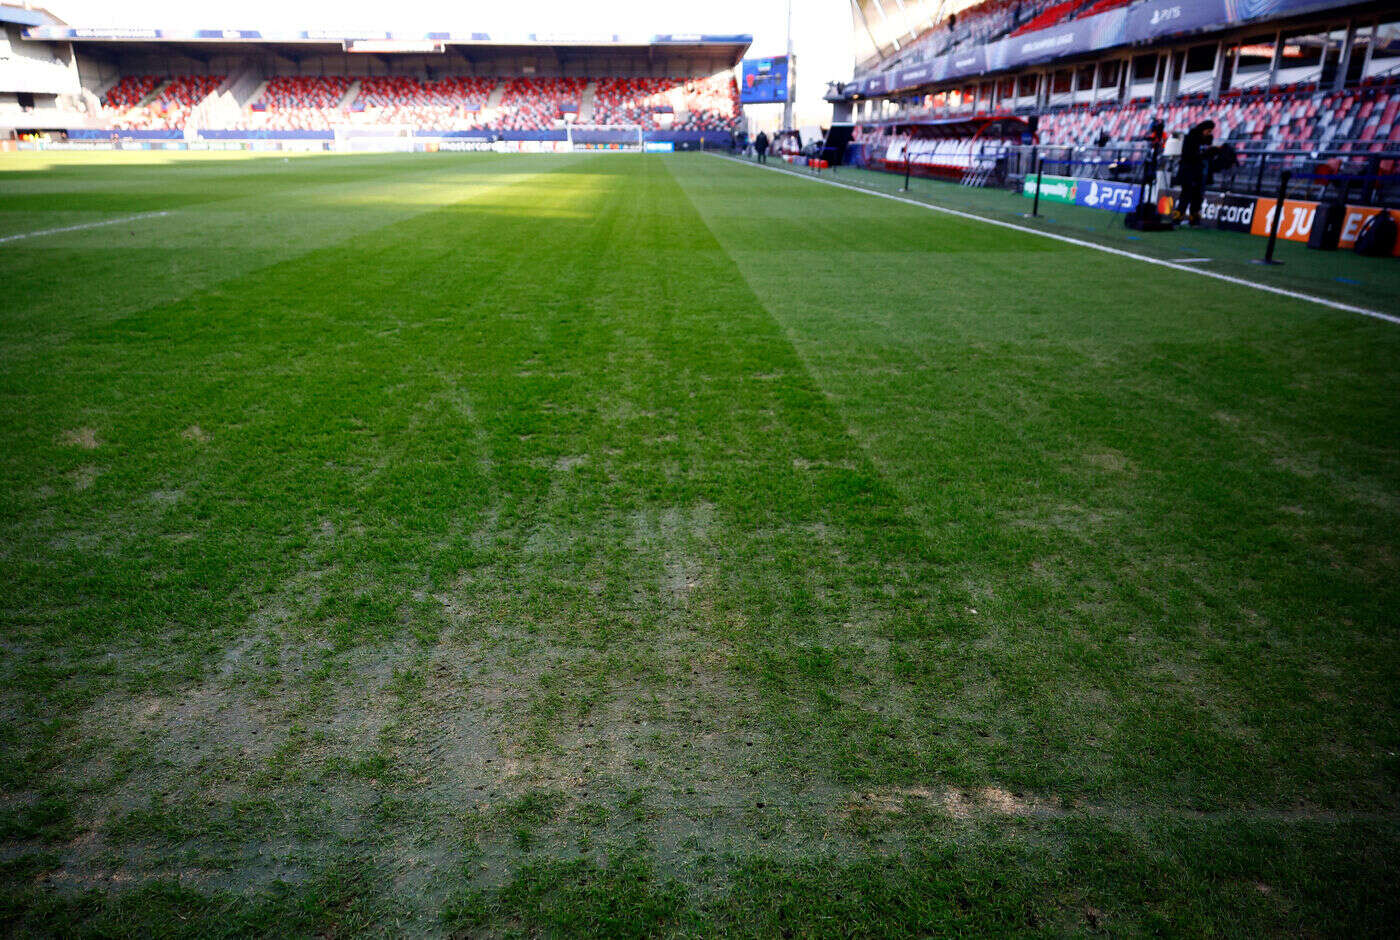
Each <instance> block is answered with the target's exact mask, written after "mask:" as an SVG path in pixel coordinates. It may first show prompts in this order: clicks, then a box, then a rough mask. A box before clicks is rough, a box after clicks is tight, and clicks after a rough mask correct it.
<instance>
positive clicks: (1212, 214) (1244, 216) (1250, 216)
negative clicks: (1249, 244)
mask: <svg viewBox="0 0 1400 940" xmlns="http://www.w3.org/2000/svg"><path fill="white" fill-rule="evenodd" d="M1258 205H1259V200H1258V198H1257V197H1255V196H1236V195H1233V194H1231V193H1207V194H1206V196H1205V198H1204V199H1202V200H1201V218H1202V219H1204V220H1205V221H1207V222H1209V223H1211V224H1212V225H1214V226H1215V227H1216V228H1219V229H1225V230H1226V231H1228V232H1248V231H1251V230H1252V229H1253V227H1254V211H1255V209H1256V208H1257V207H1258Z"/></svg>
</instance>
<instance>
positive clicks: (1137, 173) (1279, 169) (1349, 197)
mask: <svg viewBox="0 0 1400 940" xmlns="http://www.w3.org/2000/svg"><path fill="white" fill-rule="evenodd" d="M1337 143H1338V145H1334V146H1332V147H1328V148H1326V149H1321V150H1302V149H1280V148H1265V147H1250V146H1248V145H1245V146H1243V147H1240V146H1239V145H1236V146H1237V148H1238V149H1237V151H1236V152H1237V155H1238V162H1237V163H1236V165H1235V166H1233V167H1231V168H1229V169H1225V170H1218V171H1216V172H1215V173H1213V174H1212V179H1211V188H1212V189H1214V190H1218V191H1220V192H1229V193H1239V194H1242V195H1252V196H1271V195H1274V194H1275V193H1277V192H1278V188H1279V183H1280V180H1281V178H1282V176H1283V174H1284V173H1285V172H1287V173H1288V174H1289V177H1290V178H1289V183H1288V188H1287V192H1288V197H1289V198H1291V199H1313V200H1318V201H1323V200H1341V201H1344V202H1350V203H1353V204H1357V205H1384V206H1388V207H1392V208H1396V207H1400V144H1395V143H1388V144H1383V145H1381V148H1382V149H1380V150H1378V151H1374V152H1372V151H1369V150H1368V151H1364V152H1359V151H1358V150H1356V149H1349V148H1348V147H1347V145H1348V144H1352V145H1353V147H1359V146H1365V147H1367V148H1370V147H1372V146H1375V144H1374V143H1373V142H1371V141H1365V142H1359V141H1358V142H1351V141H1340V142H1337ZM1037 157H1038V158H1040V159H1041V160H1042V161H1043V164H1044V168H1045V172H1046V173H1052V174H1057V175H1062V176H1074V177H1077V178H1079V179H1099V180H1118V181H1121V182H1136V181H1138V180H1140V179H1141V173H1142V164H1143V161H1144V160H1145V159H1146V157H1147V144H1146V143H1145V142H1134V143H1128V144H1109V145H1106V146H1103V147H1073V146H1063V145H1043V146H1039V147H1029V146H1017V147H1013V148H1011V149H1010V151H1008V153H1007V156H1006V160H1007V178H1008V182H1010V183H1011V184H1013V185H1019V183H1020V181H1021V180H1023V179H1025V178H1026V177H1027V176H1029V175H1031V174H1033V173H1034V172H1035V160H1036V158H1037ZM1178 163H1179V158H1178V157H1174V156H1173V157H1168V156H1164V157H1162V158H1161V163H1160V170H1161V173H1162V175H1163V176H1164V177H1165V179H1166V180H1168V181H1169V180H1171V179H1172V178H1173V177H1174V176H1175V174H1176V169H1177V165H1178Z"/></svg>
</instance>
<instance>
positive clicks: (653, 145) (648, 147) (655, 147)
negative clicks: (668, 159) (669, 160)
mask: <svg viewBox="0 0 1400 940" xmlns="http://www.w3.org/2000/svg"><path fill="white" fill-rule="evenodd" d="M642 149H643V150H645V151H646V152H647V153H674V152H675V150H676V145H675V143H674V142H672V141H669V140H648V141H646V142H645V143H643V144H642Z"/></svg>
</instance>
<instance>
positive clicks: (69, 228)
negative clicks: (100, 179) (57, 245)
mask: <svg viewBox="0 0 1400 940" xmlns="http://www.w3.org/2000/svg"><path fill="white" fill-rule="evenodd" d="M169 214H170V213H169V212H143V213H141V214H140V215H128V216H125V217H123V218H120V219H106V220H104V221H102V222H84V223H83V224H82V225H65V226H63V228H46V229H44V230H43V231H39V232H21V233H20V234H18V235H6V236H4V237H3V238H0V244H4V243H5V242H17V241H19V240H20V239H21V238H38V237H39V236H40V235H57V234H58V233H59V232H80V231H82V230H83V229H86V228H101V227H102V226H104V225H120V224H121V223H122V222H135V221H136V220H137V219H154V218H156V217H158V216H162V215H169Z"/></svg>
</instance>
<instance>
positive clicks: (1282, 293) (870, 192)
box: [710, 153, 1400, 325]
mask: <svg viewBox="0 0 1400 940" xmlns="http://www.w3.org/2000/svg"><path fill="white" fill-rule="evenodd" d="M710 155H711V156H713V157H718V158H719V159H721V160H727V161H729V162H730V163H737V164H740V165H741V166H749V167H753V168H754V169H755V170H772V171H773V172H775V173H781V174H782V175H783V176H789V177H792V178H794V179H800V180H808V181H809V182H813V183H825V184H826V185H828V186H836V187H838V188H840V189H849V190H850V191H851V192H853V193H865V194H866V195H867V196H879V197H880V198H881V199H889V200H891V201H892V202H902V203H904V204H905V205H909V206H916V207H918V208H920V209H928V210H929V211H930V212H942V213H944V214H945V215H952V216H957V217H958V218H960V219H969V220H971V221H973V222H984V223H986V224H987V225H996V226H999V227H1001V228H1009V229H1011V230H1012V231H1014V232H1025V233H1026V234H1027V235H1039V236H1040V237H1041V238H1050V239H1053V240H1055V241H1057V242H1064V243H1065V244H1067V245H1078V246H1079V247H1080V248H1090V249H1092V250H1094V251H1102V252H1104V253H1105V254H1110V255H1118V256H1120V257H1123V258H1132V259H1133V260H1134V261H1143V262H1146V263H1147V264H1155V265H1157V266H1159V267H1163V268H1171V269H1172V270H1173V271H1185V272H1186V273H1187V274H1194V275H1196V276H1197V277H1209V278H1213V279H1215V280H1217V281H1224V282H1225V283H1227V284H1236V285H1239V286H1240V287H1250V288H1253V289H1254V290H1258V291H1264V292H1265V293H1268V294H1276V295H1278V296H1279V297H1288V298H1290V299H1292V300H1302V301H1306V302H1308V303H1314V304H1319V305H1321V306H1323V307H1331V308H1332V309H1333V310H1343V311H1345V312H1347V313H1356V314H1360V315H1361V316H1363V317H1372V318H1374V319H1376V320H1384V321H1385V322H1387V323H1394V324H1396V325H1400V317H1397V316H1392V315H1391V314H1388V313H1381V312H1380V311H1379V310H1371V309H1368V308H1366V307H1357V306H1354V305H1352V304H1344V303H1342V302H1341V301H1337V300H1328V299H1327V298H1326V297H1318V296H1315V295H1313V294H1304V293H1301V292H1299V291H1292V290H1287V289H1286V288H1282V287H1272V286H1270V285H1268V284H1260V283H1258V282H1257V281H1248V280H1245V279H1244V278H1242V277H1233V276H1231V275H1229V274H1221V273H1220V272H1218V271H1203V270H1201V269H1200V268H1192V267H1188V266H1187V265H1185V264H1182V263H1181V262H1179V261H1167V260H1164V259H1162V258H1151V257H1148V256H1147V255H1139V254H1134V253H1133V252H1131V251H1124V250H1123V249H1121V248H1111V247H1109V246H1108V245H1100V244H1098V243H1097V242H1091V241H1085V240H1084V239H1082V238H1070V237H1069V236H1068V235H1060V234H1058V233H1056V232H1042V231H1041V230H1040V229H1034V228H1030V227H1029V226H1025V225H1017V224H1016V223H1014V222H1003V221H1002V220H1000V219H989V218H987V217H986V216H985V215H977V214H975V213H972V212H963V211H962V210H960V209H949V208H948V207H946V206H936V205H934V204H933V203H929V202H920V201H919V200H917V199H906V198H904V197H903V196H895V195H892V194H891V193H882V192H880V191H879V190H877V189H865V188H863V187H861V186H852V185H851V184H850V183H842V182H838V181H837V180H829V179H823V178H822V177H820V176H809V175H807V174H805V173H799V172H797V171H795V170H785V169H783V168H782V167H777V166H769V165H768V164H766V163H765V164H758V163H750V162H749V161H748V160H740V159H738V158H737V157H727V156H724V155H723V154H718V153H711V154H710ZM1192 260H1194V259H1192Z"/></svg>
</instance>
